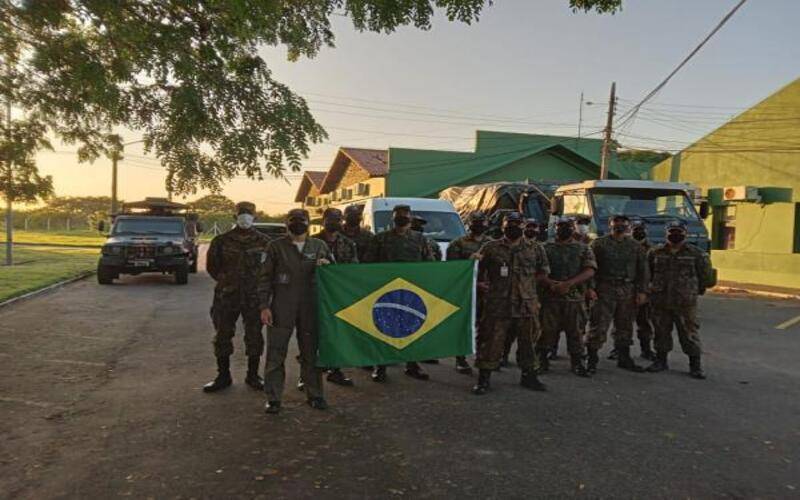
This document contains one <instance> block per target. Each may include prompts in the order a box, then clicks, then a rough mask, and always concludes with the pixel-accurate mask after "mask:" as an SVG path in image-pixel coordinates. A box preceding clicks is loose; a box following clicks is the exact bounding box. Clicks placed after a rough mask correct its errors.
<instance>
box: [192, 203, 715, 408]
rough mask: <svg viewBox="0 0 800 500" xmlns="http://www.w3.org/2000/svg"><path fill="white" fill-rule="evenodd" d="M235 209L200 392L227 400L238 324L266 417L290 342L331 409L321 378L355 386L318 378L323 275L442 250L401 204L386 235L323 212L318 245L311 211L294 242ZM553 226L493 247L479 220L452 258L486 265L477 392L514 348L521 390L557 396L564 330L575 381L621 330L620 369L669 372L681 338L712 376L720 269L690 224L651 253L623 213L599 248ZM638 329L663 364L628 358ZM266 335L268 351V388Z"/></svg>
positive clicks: (221, 250)
mask: <svg viewBox="0 0 800 500" xmlns="http://www.w3.org/2000/svg"><path fill="white" fill-rule="evenodd" d="M236 211H237V213H236V226H235V227H234V228H233V229H232V230H230V231H228V232H226V233H224V234H222V235H220V236H217V237H216V238H214V240H213V241H212V242H211V246H210V248H209V251H208V254H207V270H208V272H209V274H210V275H211V277H212V278H213V279H214V280H215V281H216V282H217V285H216V288H215V291H214V301H213V305H212V307H211V318H212V321H213V323H214V327H215V331H216V335H215V337H214V353H215V356H216V359H217V372H218V373H217V377H216V378H215V379H214V380H213V381H211V382H209V383H208V384H206V385H205V386H204V387H203V390H204V391H206V392H216V391H219V390H222V389H225V388H227V387H229V386H230V385H231V384H232V377H231V374H230V356H231V354H232V353H233V343H232V339H233V336H234V332H235V327H236V321H237V319H238V318H239V316H241V317H242V319H243V323H244V336H245V345H246V354H247V358H248V370H247V376H246V378H245V383H246V384H247V385H249V386H250V387H252V388H254V389H257V390H264V391H265V393H266V395H267V403H266V407H265V410H266V412H267V413H273V414H274V413H278V412H280V409H281V400H282V396H283V390H284V385H285V363H286V356H287V352H288V346H289V342H290V340H291V337H292V333H293V332H296V335H297V343H298V347H299V351H300V354H299V356H298V360H299V362H300V366H301V378H300V381H299V383H298V387H299V388H301V389H302V390H304V391H305V393H306V397H307V400H308V403H309V405H310V406H311V407H312V408H316V409H325V408H327V403H326V401H325V399H324V396H323V383H322V377H323V375H325V374H327V375H326V378H327V380H328V382H331V383H334V384H338V385H343V386H351V385H353V381H352V379H350V378H349V377H348V376H347V375H345V373H344V372H343V371H342V370H341V369H339V368H337V367H329V368H328V369H326V370H321V369H319V368H317V367H316V351H317V346H318V334H317V317H316V304H315V300H314V297H315V296H316V293H315V281H314V279H315V278H314V270H315V268H316V267H317V266H320V265H328V264H337V263H348V264H351V263H359V262H362V263H372V262H422V261H435V260H441V259H442V255H441V251H440V248H439V245H438V244H437V243H436V242H435V241H433V240H432V239H430V238H428V237H426V236H425V235H424V232H423V228H424V224H425V221H424V220H423V219H421V218H419V217H417V216H415V215H414V214H413V213H412V211H411V208H410V207H409V206H407V205H397V206H395V207H394V209H393V211H392V227H391V228H390V229H388V230H386V231H382V232H380V233H378V234H377V235H375V234H373V233H372V232H371V231H369V230H367V229H364V228H362V227H361V218H362V215H361V209H360V207H357V206H349V207H347V208H346V209H345V211H344V213H342V211H341V210H338V209H336V208H328V209H326V210H325V212H324V214H323V218H322V223H323V229H322V230H321V231H320V232H319V233H317V234H314V235H309V222H310V221H309V215H308V212H306V211H305V210H302V209H294V210H291V211H289V213H288V215H287V219H286V226H287V230H288V234H287V235H286V236H285V237H282V238H279V239H277V240H274V241H271V242H270V240H269V239H268V238H267V237H266V236H264V235H262V234H261V233H259V232H258V231H257V230H256V229H255V228H254V226H253V222H254V216H255V206H254V205H253V204H252V203H249V202H242V203H239V204H237V206H236ZM554 227H555V235H554V237H553V238H552V240H551V241H547V239H548V238H547V225H546V224H540V223H539V222H537V221H535V220H531V219H525V218H524V217H523V216H522V215H521V214H520V213H518V212H509V213H507V214H506V215H505V217H504V219H503V222H502V236H501V237H499V238H497V239H492V238H491V237H489V236H488V235H487V232H488V229H489V228H488V218H487V217H486V215H485V214H483V213H481V212H476V213H473V214H472V215H471V216H470V217H469V221H468V229H469V230H468V234H467V235H465V236H463V237H461V238H458V239H456V240H454V241H452V242H451V243H450V245H449V247H448V248H447V252H446V255H445V256H444V257H445V258H446V259H447V260H461V259H473V260H476V261H478V277H477V290H476V297H477V300H476V303H477V308H478V311H477V315H476V316H477V332H478V334H477V339H476V345H477V352H476V360H475V367H476V368H477V369H478V381H477V384H475V386H474V387H473V388H472V392H473V393H474V394H477V395H480V394H485V393H486V392H487V391H489V390H490V387H491V383H490V382H491V376H492V373H493V372H494V371H497V370H499V369H500V367H501V366H502V365H503V364H505V362H506V361H507V358H508V355H509V351H510V349H511V347H512V345H513V343H514V342H516V344H517V351H516V361H517V365H518V366H519V368H520V369H521V372H522V374H521V378H520V385H521V386H523V387H525V388H527V389H531V390H535V391H544V390H546V387H545V385H544V384H543V383H542V382H541V380H540V379H539V376H540V375H541V374H543V373H547V372H548V371H549V368H550V367H549V365H550V359H551V358H552V357H553V353H554V352H557V346H558V340H559V337H560V335H561V332H563V333H564V334H565V337H566V341H567V351H568V353H569V357H570V362H571V369H572V372H573V373H575V374H576V375H578V376H581V377H589V376H591V375H593V374H594V373H596V371H597V365H598V362H599V357H598V351H599V350H600V348H601V347H602V346H603V345H604V343H605V342H606V338H607V334H608V331H609V330H610V329H611V327H612V324H613V330H612V336H613V339H614V352H613V356H614V358H615V359H616V361H617V366H618V367H620V368H623V369H626V370H630V371H633V372H643V371H648V372H660V371H663V370H666V369H668V364H667V356H668V353H669V352H670V351H671V350H672V330H673V327H674V328H675V329H676V330H677V334H678V339H679V341H680V344H681V347H682V349H683V352H684V353H685V354H686V355H688V357H689V364H690V375H691V376H692V377H694V378H697V379H702V378H705V374H704V372H703V369H702V366H701V361H700V357H701V346H700V339H699V335H698V324H697V297H698V295H702V294H703V293H704V292H705V288H706V284H707V282H708V276H709V275H710V263H709V260H708V258H707V256H706V255H705V254H704V253H703V252H702V251H700V250H699V249H697V248H696V247H694V246H692V245H690V244H688V243H687V242H686V237H687V228H686V226H685V225H684V224H683V223H681V222H672V223H669V224H668V225H667V227H666V233H667V234H666V236H667V238H666V239H667V241H666V243H665V244H664V245H659V246H656V247H652V248H651V247H650V244H649V243H648V242H647V234H646V229H645V226H644V225H643V224H641V223H636V221H633V223H632V221H631V220H630V219H629V218H628V217H627V216H625V215H615V216H613V217H612V218H611V220H610V228H611V231H610V233H609V234H608V235H606V236H602V237H600V238H597V239H595V240H590V239H589V237H588V221H587V220H582V219H578V220H576V219H573V218H570V217H560V218H557V219H556V221H555V223H554ZM634 322H636V323H637V324H638V326H639V338H640V342H641V346H642V355H643V357H646V358H648V359H650V360H651V361H652V364H651V365H650V366H648V367H647V368H646V369H645V368H642V367H641V366H639V365H637V364H636V363H635V362H634V361H633V358H632V357H631V353H630V347H631V345H632V343H633V341H632V339H633V325H634ZM264 325H266V326H267V346H266V362H265V368H264V378H263V379H262V378H261V376H260V375H259V363H260V357H261V354H262V353H263V351H264V340H263V337H262V328H263V326H264ZM651 341H654V345H655V351H653V349H652V347H651ZM428 362H436V361H435V360H429V361H428ZM455 367H456V370H457V371H458V372H459V373H463V374H467V375H469V374H472V372H473V370H472V367H471V366H470V365H469V362H468V361H467V359H466V358H465V357H463V356H461V357H457V358H456V360H455ZM366 368H368V369H370V370H372V380H373V381H375V382H378V383H384V382H386V381H387V366H375V367H366ZM405 374H406V375H408V376H409V377H412V378H414V379H417V380H427V379H428V378H429V375H428V373H426V372H425V371H424V370H423V368H422V367H421V366H420V364H419V363H417V362H409V363H407V364H406V366H405Z"/></svg>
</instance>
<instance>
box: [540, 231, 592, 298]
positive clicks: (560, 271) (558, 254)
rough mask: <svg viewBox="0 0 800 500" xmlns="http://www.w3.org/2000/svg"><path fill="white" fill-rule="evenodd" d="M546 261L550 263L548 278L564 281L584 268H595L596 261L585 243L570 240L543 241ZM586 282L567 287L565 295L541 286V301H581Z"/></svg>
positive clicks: (584, 292)
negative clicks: (566, 241) (559, 241)
mask: <svg viewBox="0 0 800 500" xmlns="http://www.w3.org/2000/svg"><path fill="white" fill-rule="evenodd" d="M544 250H545V252H546V253H547V261H548V262H549V263H550V278H551V279H553V280H556V281H566V280H568V279H570V278H573V277H575V276H577V275H579V274H580V273H581V272H583V270H584V269H586V268H591V269H595V270H597V261H596V260H595V258H594V252H592V249H591V248H589V247H588V246H587V245H584V244H583V243H578V242H577V241H570V242H569V243H556V242H549V243H545V245H544ZM587 286H588V284H587V282H583V283H580V284H578V285H575V286H573V287H571V288H570V289H569V292H567V293H566V294H565V295H556V294H554V293H552V292H551V291H550V290H549V289H548V288H546V287H543V290H542V301H547V300H566V301H570V302H583V301H584V296H585V294H586V288H587Z"/></svg>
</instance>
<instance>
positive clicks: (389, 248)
mask: <svg viewBox="0 0 800 500" xmlns="http://www.w3.org/2000/svg"><path fill="white" fill-rule="evenodd" d="M432 260H435V259H434V256H433V253H432V252H431V247H430V245H429V244H428V241H427V240H426V239H425V237H424V236H423V235H422V234H420V233H418V232H416V231H411V230H409V231H406V233H405V234H400V233H398V232H397V231H395V230H394V229H389V230H388V231H383V232H381V233H378V234H377V235H375V237H374V238H372V241H371V242H370V244H369V248H368V249H367V253H366V255H365V256H364V259H363V261H364V262H422V261H432Z"/></svg>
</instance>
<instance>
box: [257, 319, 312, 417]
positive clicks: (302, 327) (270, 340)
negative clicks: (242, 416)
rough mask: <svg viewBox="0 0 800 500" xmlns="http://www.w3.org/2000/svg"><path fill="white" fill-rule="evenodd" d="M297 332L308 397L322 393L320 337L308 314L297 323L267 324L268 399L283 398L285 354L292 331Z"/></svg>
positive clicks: (266, 385)
mask: <svg viewBox="0 0 800 500" xmlns="http://www.w3.org/2000/svg"><path fill="white" fill-rule="evenodd" d="M295 331H296V332H297V345H298V346H299V348H300V376H301V377H302V378H303V382H304V383H305V389H304V390H305V392H306V398H308V399H312V398H321V397H322V369H320V368H317V367H316V362H317V347H318V345H319V337H318V336H317V331H316V328H314V326H313V325H312V324H310V321H309V319H308V318H298V320H297V321H296V322H295V326H294V327H287V326H286V325H281V326H270V327H267V360H266V363H265V366H264V392H266V393H267V400H269V401H280V400H281V399H282V397H283V388H284V385H285V383H286V356H287V354H288V351H289V342H290V341H291V339H292V333H294V332H295Z"/></svg>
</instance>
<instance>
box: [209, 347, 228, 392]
mask: <svg viewBox="0 0 800 500" xmlns="http://www.w3.org/2000/svg"><path fill="white" fill-rule="evenodd" d="M232 383H233V378H231V358H230V357H229V356H219V357H217V378H215V379H214V380H212V381H211V382H209V383H207V384H206V385H204V386H203V392H217V391H221V390H222V389H226V388H228V387H230V386H231V384H232Z"/></svg>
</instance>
